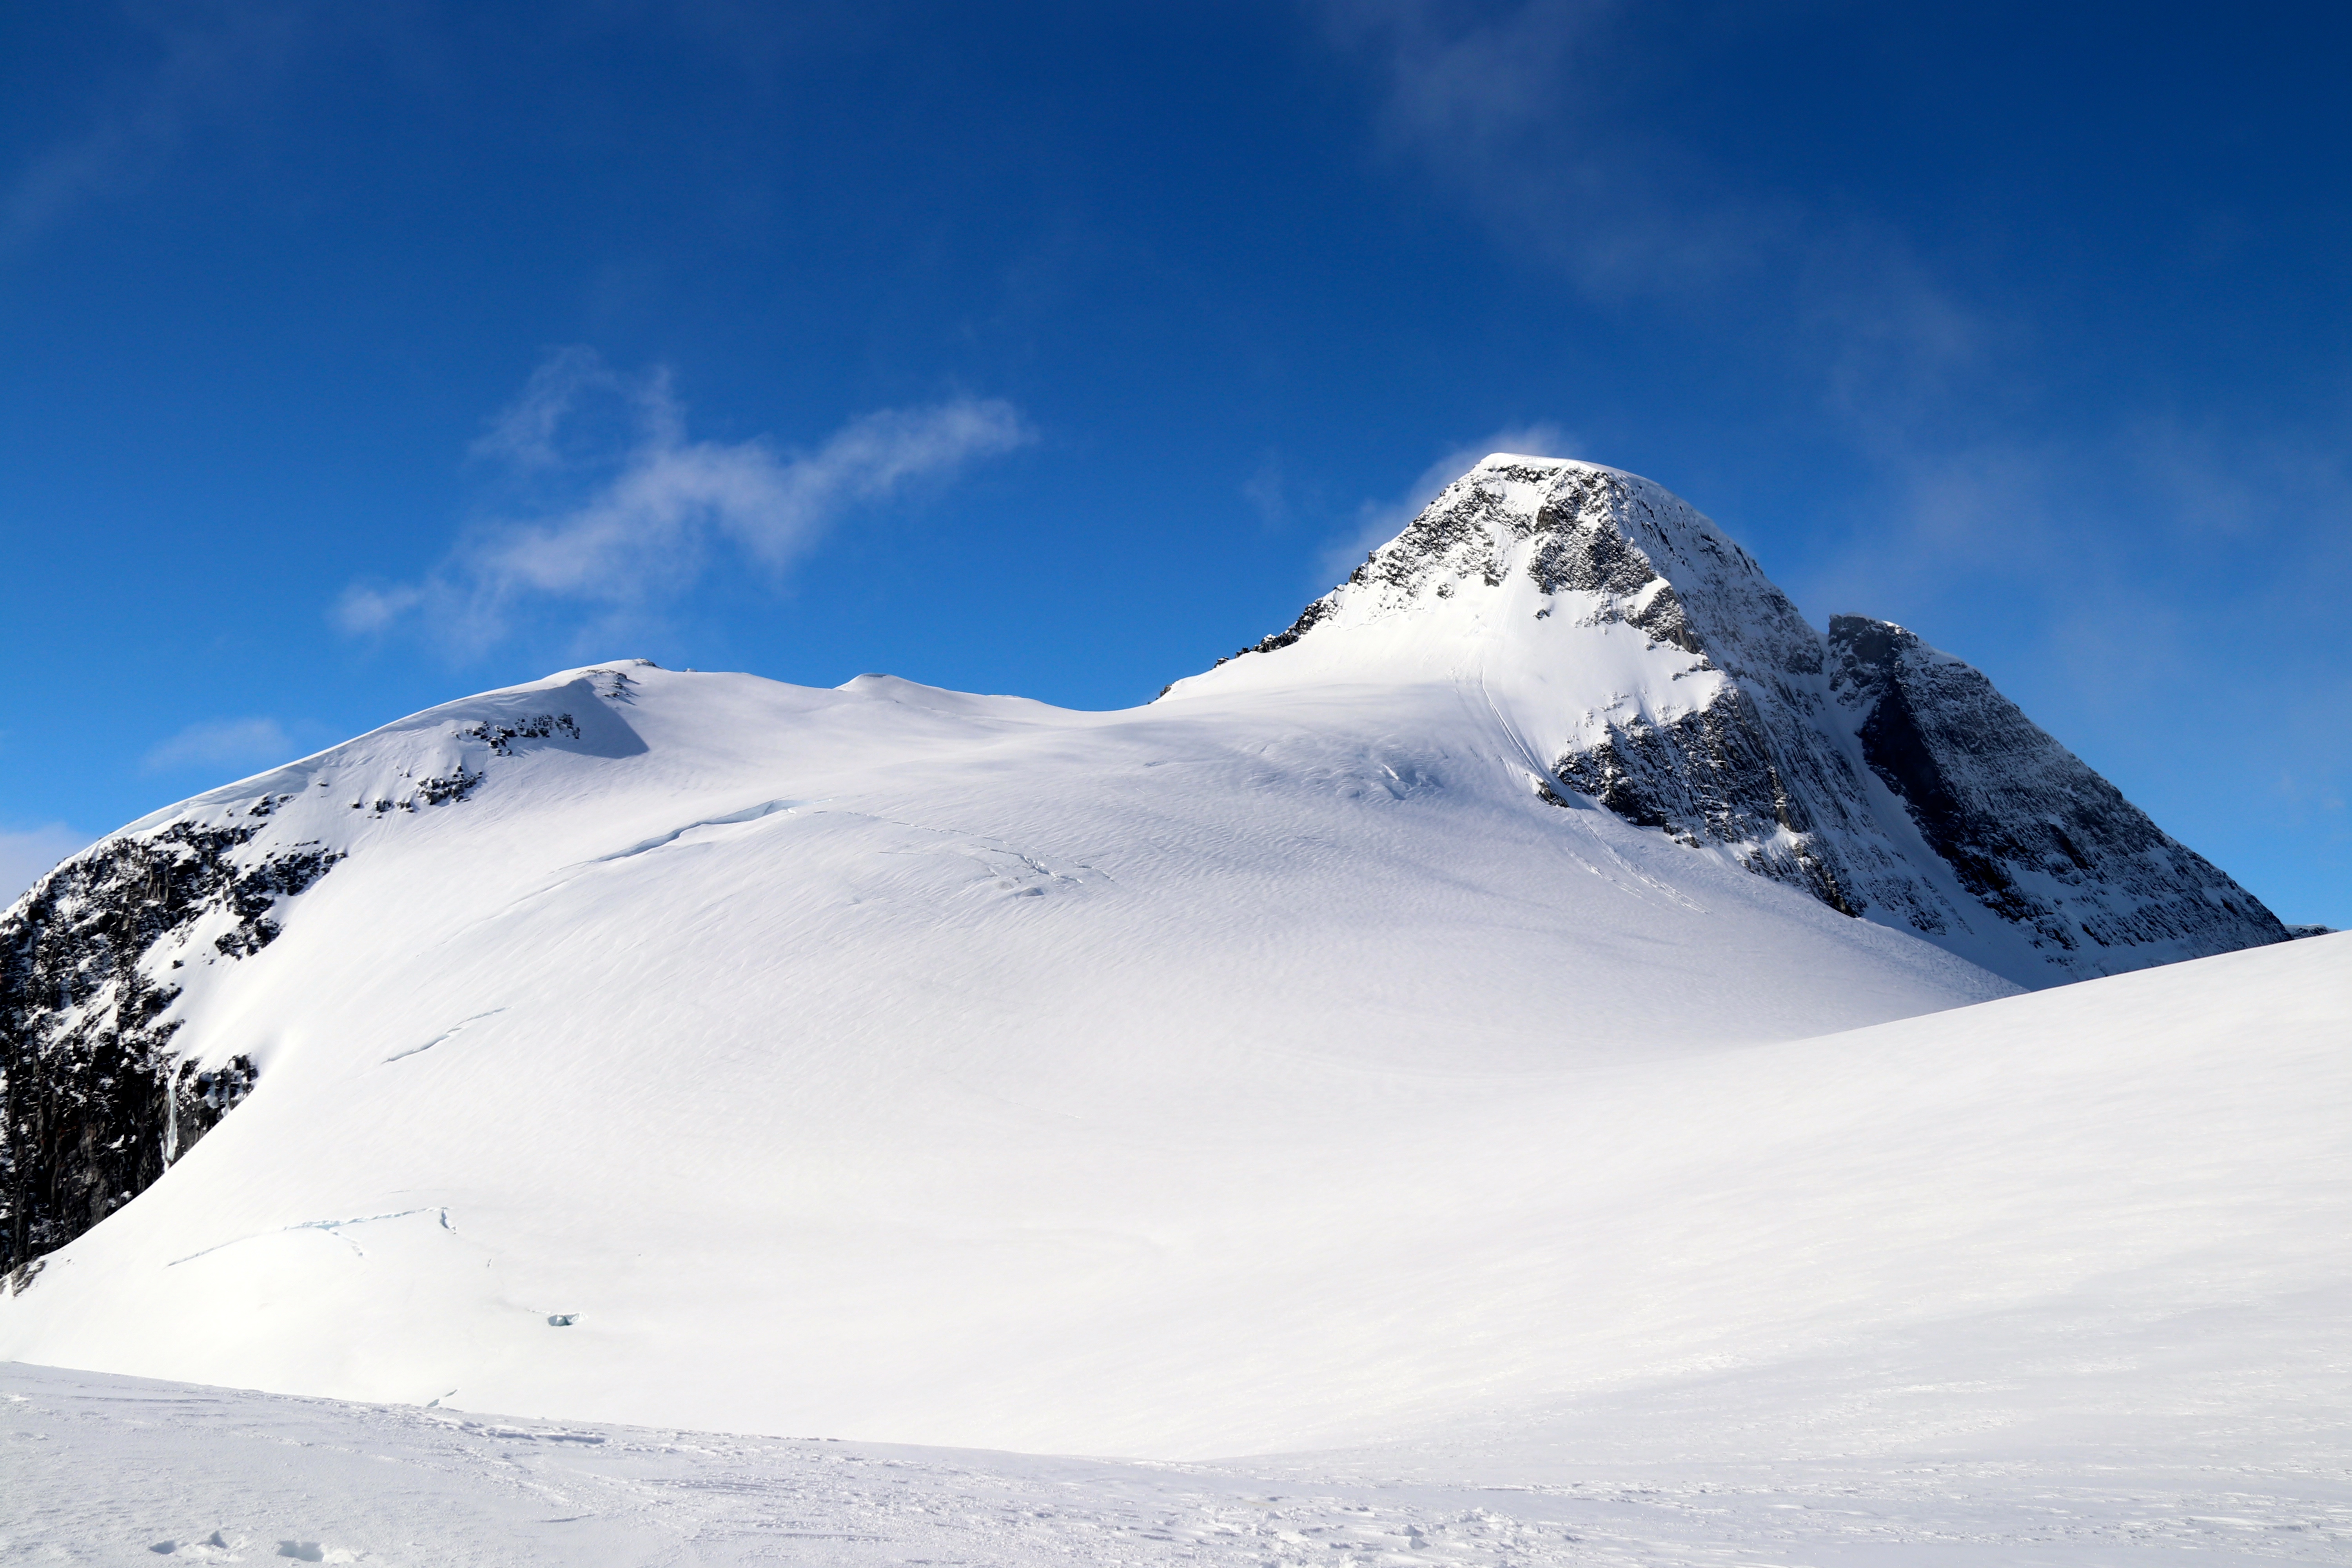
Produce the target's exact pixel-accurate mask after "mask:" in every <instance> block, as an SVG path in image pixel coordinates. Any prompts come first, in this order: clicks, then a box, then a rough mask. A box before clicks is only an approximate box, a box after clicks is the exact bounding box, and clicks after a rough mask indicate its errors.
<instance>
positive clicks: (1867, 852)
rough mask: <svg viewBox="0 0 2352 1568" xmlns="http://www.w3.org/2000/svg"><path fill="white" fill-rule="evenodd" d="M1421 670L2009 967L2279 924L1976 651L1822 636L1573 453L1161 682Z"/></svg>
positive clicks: (1625, 479) (2141, 955)
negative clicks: (1285, 624) (2095, 765)
mask: <svg viewBox="0 0 2352 1568" xmlns="http://www.w3.org/2000/svg"><path fill="white" fill-rule="evenodd" d="M1427 681H1444V682H1449V683H1452V684H1454V685H1455V686H1457V687H1458V688H1459V689H1461V690H1462V691H1463V692H1464V693H1465V697H1467V698H1469V699H1470V700H1474V701H1476V702H1481V703H1484V704H1486V706H1488V707H1489V708H1490V709H1491V710H1493V712H1494V715H1495V718H1496V723H1497V724H1498V725H1499V726H1501V727H1502V728H1503V729H1504V730H1505V731H1507V732H1508V733H1509V734H1510V735H1511V736H1512V737H1513V738H1514V741H1515V742H1516V743H1517V745H1518V746H1519V748H1520V750H1521V753H1522V755H1523V756H1524V758H1525V760H1526V762H1527V763H1528V766H1529V768H1530V769H1531V770H1532V771H1533V772H1535V773H1537V774H1538V775H1539V776H1541V777H1543V778H1546V779H1547V780H1549V783H1551V784H1556V785H1558V786H1559V787H1560V788H1561V789H1564V790H1568V791H1573V792H1575V793H1577V794H1580V795H1584V796H1587V797H1589V798H1591V799H1593V800H1596V801H1598V802H1600V803H1601V805H1605V806H1607V807H1608V808H1609V809H1610V810H1612V812H1614V813H1616V814H1617V815H1618V816H1622V817H1623V818H1624V819H1625V820H1626V821H1628V822H1632V823H1636V824H1639V825H1641V826H1647V827H1653V828H1657V829H1660V830H1662V831H1664V833H1666V834H1668V835H1670V836H1672V837H1675V838H1676V839H1678V840H1680V841H1681V842H1682V843H1684V844H1685V845H1687V846H1689V847H1693V848H1700V847H1717V848H1718V849H1719V850H1721V851H1723V852H1727V853H1728V854H1729V856H1730V857H1731V858H1733V859H1735V860H1736V861H1738V863H1739V864H1741V865H1744V866H1746V867H1747V868H1749V869H1751V870H1754V871H1757V872H1759V873H1761V874H1762V875H1765V876H1768V877H1770V878H1773V879H1777V880H1780V881H1783V882H1787V883H1789V884H1790V886H1793V887H1800V888H1802V889H1805V890H1806V891H1808V892H1810V893H1811V895H1812V896H1813V897H1814V898H1816V899H1818V900H1821V901H1822V903H1824V904H1827V905H1829V906H1830V907H1831V908H1832V909H1835V910H1841V911H1843V912H1845V913H1849V914H1855V915H1862V916H1865V917H1867V918H1869V919H1872V920H1875V921H1882V922H1883V923H1885V924H1888V925H1892V926H1895V927H1896V928H1898V929H1900V930H1906V931H1914V932H1916V933H1917V934H1919V935H1921V936H1923V937H1926V938H1927V940H1928V941H1930V942H1936V943H1937V944H1938V945H1940V946H1943V947H1946V948H1948V949H1949V950H1950V951H1952V952H1957V953H1958V954H1960V955H1962V956H1963V957H1966V958H1968V959H1969V960H1971V961H1973V962H1975V963H1979V964H1982V965H1984V966H1985V967H1986V968H1988V969H1990V970H1992V971H1994V972H1995V973H2000V974H2003V975H2006V976H2008V977H2009V978H2010V979H2011V980H2015V981H2017V982H2018V983H2020V984H2024V985H2029V986H2034V985H2046V984H2053V983H2054V982H2057V981H2062V980H2078V979H2083V978H2084V977H2087V976H2090V975H2095V974H2119V973H2125V972H2126V971H2128V970H2133V969H2140V968H2145V967H2146V966H2147V965H2148V964H2151V963H2173V962H2175V961H2177V960H2179V959H2183V958H2199V957H2204V956H2207V955H2210V954H2212V953H2217V952H2232V951H2234V950H2236V949H2238V948H2242V947H2248V946H2253V945H2256V944H2259V943H2263V942H2282V941H2284V940H2286V938H2287V931H2286V928H2285V927H2284V926H2283V925H2281V924H2280V922H2279V921H2278V920H2277V918H2276V917H2275V916H2273V914H2272V913H2271V912H2270V911H2269V910H2266V909H2264V908H2263V906H2262V904H2261V903H2260V902H2259V901H2258V900H2255V899H2254V898H2253V897H2252V895H2251V894H2249V893H2248V892H2246V890H2245V889H2242V888H2241V887H2239V886H2238V885H2237V884H2236V883H2235V882H2233V881H2231V879H2229V878H2228V877H2227V876H2224V875H2223V874H2222V873H2221V871H2219V870H2218V869H2216V868H2214V867H2213V866H2212V865H2211V864H2210V862H2208V861H2207V860H2206V859H2205V858H2203V857H2201V856H2200V855H2198V854H2197V853H2195V852H2194V851H2193V850H2190V849H2189V848H2187V847H2185V846H2183V845H2181V844H2179V843H2178V842H2176V841H2175V840H2174V839H2172V838H2170V837H2167V836H2166V835H2165V834H2164V833H2163V832H2162V831H2161V830H2160V829H2158V827H2157V826H2156V825H2155V824H2154V823H2152V822H2150V821H2149V820H2148V818H2147V815H2146V814H2145V813H2143V812H2141V811H2140V810H2139V809H2138V808H2137V807H2136V806H2134V805H2132V804H2131V803H2130V802H2129V801H2127V800H2126V799H2124V797H2123V795H2121V794H2120V793H2118V792H2117V791H2116V788H2115V786H2114V785H2112V784H2108V783H2107V782H2106V781H2105V779H2103V778H2101V777H2099V775H2098V774H2097V773H2094V772H2092V771H2091V769H2090V768H2088V767H2086V766H2085V765H2084V763H2083V762H2082V761H2081V760H2080V759H2079V758H2077V757H2076V756H2075V755H2074V753H2073V752H2069V751H2067V750H2066V749H2065V747H2063V746H2062V745H2060V744H2059V743H2058V742H2056V741H2055V740H2053V739H2052V738H2051V737H2050V736H2049V735H2048V734H2047V733H2046V732H2044V731H2042V730H2041V729H2040V728H2039V727H2037V726H2036V725H2035V724H2034V723H2033V722H2032V721H2031V720H2029V719H2028V718H2026V717H2025V715H2024V714H2023V713H2021V712H2020V711H2019V710H2018V709H2017V707H2016V705H2015V704H2013V703H2011V702H2010V701H2009V700H2007V699H2005V698H2003V697H2002V696H2001V695H2000V692H1998V691H1996V690H1994V689H1993V687H1992V683H1991V682H1990V681H1988V680H1987V679H1985V678H1984V677H1983V676H1982V675H1981V674H1979V673H1978V672H1977V671H1976V670H1974V669H1972V668H1969V666H1968V665H1966V664H1963V663H1962V662H1960V661H1959V660H1958V659H1956V658H1952V657H1950V656H1949V655H1948V654H1943V653H1939V652H1937V650H1935V649H1934V648H1931V647H1927V645H1926V644H1925V643H1922V642H1921V641H1920V640H1919V639H1918V638H1917V637H1914V636H1913V635H1912V634H1910V633H1909V632H1907V631H1906V630H1904V629H1903V628H1902V627H1900V626H1894V625H1891V624H1890V623H1887V622H1885V621H1874V620H1869V619H1865V618H1864V617H1863V616H1836V617H1834V618H1833V619H1832V621H1831V622H1830V629H1829V635H1828V637H1826V638H1824V637H1822V635H1821V634H1820V633H1818V632H1816V631H1814V630H1813V628H1812V627H1811V626H1809V625H1808V624H1806V622H1805V619H1804V617H1803V616H1801V615H1800V614H1799V613H1798V611H1797V607H1796V606H1795V605H1792V604H1790V602H1789V599H1788V597H1787V595H1783V594H1782V593H1781V592H1780V590H1779V589H1778V588H1776V587H1774V586H1773V585H1772V584H1771V583H1770V582H1769V580H1768V579H1767V578H1766V577H1765V575H1764V574H1763V571H1762V570H1761V569H1760V568H1759V566H1758V565H1757V564H1756V563H1755V561H1754V560H1753V559H1751V558H1750V557H1749V556H1748V552H1746V551H1745V550H1742V549H1741V548H1740V547H1739V546H1738V544H1736V543H1734V542H1732V541H1731V540H1730V539H1728V538H1727V537H1726V536H1725V535H1724V533H1723V532H1722V531H1721V530H1719V529H1718V528H1717V527H1716V526H1715V524H1714V523H1712V522H1710V521H1708V520H1707V519H1706V518H1705V517H1702V516H1701V515H1700V514H1699V513H1698V512H1696V511H1695V510H1692V508H1691V507H1690V506H1689V505H1688V504H1687V503H1686V502H1685V501H1683V500H1681V499H1680V498H1678V497H1676V496H1674V495H1670V494H1668V493H1667V492H1666V491H1665V490H1664V489H1660V488H1659V487H1658V486H1656V485H1654V484H1653V483H1651V482H1650V481H1649V480H1647V479H1640V478H1637V477H1635V476H1634V475H1632V474H1624V473H1619V472H1617V471H1616V470H1614V469H1611V468H1598V467H1595V466H1593V465H1591V464H1586V463H1570V462H1561V461H1559V460H1557V459H1549V458H1522V457H1514V456H1509V455H1504V454H1498V455H1496V456H1495V457H1491V458H1487V459H1486V461H1485V462H1483V463H1480V464H1479V465H1478V466H1477V467H1476V468H1473V469H1472V470H1471V471H1470V472H1469V473H1467V474H1465V475H1464V476H1463V477H1462V478H1461V479H1457V480H1455V481H1454V483H1453V484H1452V485H1450V486H1449V487H1447V489H1445V490H1444V493H1443V494H1441V495H1440V496H1439V497H1438V498H1437V499H1436V500H1434V501H1433V502H1432V503H1431V504H1430V506H1429V507H1428V508H1427V509H1426V510H1423V512H1422V514H1421V515H1420V516H1419V517H1418V518H1416V519H1415V520H1414V521H1413V522H1412V526H1410V527H1409V528H1407V529H1406V530H1405V531H1404V532H1403V533H1402V534H1401V535H1399V536H1398V537H1397V538H1396V539H1394V540H1391V542H1389V543H1387V544H1385V545H1382V546H1381V548H1380V549H1379V550H1376V551H1374V552H1372V554H1371V557H1370V559H1369V560H1367V561H1366V562H1365V563H1364V564H1363V565H1361V566H1360V567H1358V568H1357V570H1356V572H1355V574H1354V575H1352V576H1351V577H1349V580H1348V581H1347V582H1346V583H1345V584H1341V585H1340V586H1339V587H1338V588H1335V589H1333V590H1332V591H1331V592H1330V593H1329V594H1327V595H1324V596H1323V597H1322V598H1320V599H1318V600H1316V601H1315V602H1314V603H1313V604H1311V605H1307V609H1306V612H1305V613H1304V614H1302V615H1301V616H1299V617H1298V619H1297V622H1296V623H1295V624H1294V625H1293V626H1290V628H1289V629H1288V630H1286V631H1283V632H1280V633H1277V634H1276V635H1275V636H1273V637H1267V638H1266V639H1265V641H1264V642H1262V643H1260V644H1258V645H1257V647H1255V648H1251V649H1246V650H1244V652H1243V653H1242V654H1239V655H1236V656H1235V657H1234V659H1232V660H1229V661H1225V662H1223V663H1221V664H1220V666H1219V668H1217V669H1215V670H1213V671H1212V672H1211V673H1209V674H1208V675H1206V676H1200V677H1195V678H1193V679H1191V680H1186V681H1180V682H1178V683H1177V684H1176V685H1175V686H1174V687H1172V688H1171V689H1170V692H1171V694H1179V693H1182V694H1189V693H1192V692H1194V691H1203V690H1215V691H1229V690H1235V689H1250V690H1260V691H1269V690H1275V689H1283V688H1291V687H1301V686H1307V685H1330V684H1338V683H1349V684H1355V683H1388V684H1399V685H1402V684H1412V683H1420V682H1427Z"/></svg>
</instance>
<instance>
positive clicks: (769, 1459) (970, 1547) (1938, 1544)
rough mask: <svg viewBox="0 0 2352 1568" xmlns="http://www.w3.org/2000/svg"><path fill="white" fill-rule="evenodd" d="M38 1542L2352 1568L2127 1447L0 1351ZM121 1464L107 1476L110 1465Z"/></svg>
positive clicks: (2299, 1534)
mask: <svg viewBox="0 0 2352 1568" xmlns="http://www.w3.org/2000/svg"><path fill="white" fill-rule="evenodd" d="M0 1392H5V1396H6V1397H5V1400H0V1443H5V1453H6V1456H7V1458H6V1465H7V1468H8V1472H9V1485H8V1492H7V1496H8V1504H7V1507H6V1510H5V1521H0V1555H5V1557H6V1558H7V1559H8V1560H9V1561H13V1562H54V1563H156V1562H159V1561H162V1562H236V1561H243V1562H248V1563H266V1562H278V1561H286V1560H293V1561H298V1562H314V1563H318V1562H324V1563H366V1564H382V1565H384V1568H398V1565H407V1564H419V1565H421V1564H428V1563H429V1564H436V1565H441V1568H457V1565H467V1564H493V1563H497V1564H507V1563H513V1564H534V1563H564V1564H574V1565H578V1568H604V1565H607V1564H611V1565H615V1568H618V1565H621V1564H628V1565H632V1568H636V1565H644V1568H656V1565H660V1568H667V1565H669V1564H711V1565H719V1564H736V1563H841V1564H867V1563H872V1564H901V1563H905V1564H947V1563H973V1564H980V1563H990V1564H1032V1563H1035V1564H1048V1563H1055V1564H1059V1563H1085V1564H1093V1563H1103V1564H1111V1563H1118V1564H1157V1563H1171V1564H1172V1563H1196V1564H1226V1563H1230V1564H1264V1565H1291V1564H1297V1565H1302V1568H1303V1565H1307V1564H1315V1565H1328V1568H1371V1565H1375V1564H1379V1565H1393V1568H1406V1565H1410V1564H1424V1563H1425V1564H1433V1565H1434V1564H1458V1565H1461V1568H1538V1565H1548V1564H1593V1565H1606V1564H1624V1565H1628V1568H1634V1565H1641V1568H1668V1565H1692V1568H1696V1565H1700V1564H1706V1565H1713V1564H1721V1563H1748V1564H1782V1563H1785V1564H1791V1565H1794V1564H1800V1563H1835V1564H1852V1565H1854V1568H1872V1565H1877V1564H1888V1565H1892V1564H1906V1565H1909V1564H1921V1563H1933V1564H1937V1565H1961V1564H1966V1565H1976V1564H1982V1565H1985V1568H1994V1565H2003V1568H2006V1565H2010V1564H2018V1563H2084V1564H2137V1563H2165V1564H2175V1563H2182V1562H2184V1561H2186V1562H2190V1563H2336V1562H2343V1561H2346V1560H2347V1550H2352V1476H2347V1471H2346V1469H2345V1468H2344V1467H2343V1465H2342V1464H2341V1462H2340V1461H2341V1460H2342V1458H2344V1457H2345V1456H2344V1455H2343V1454H2342V1453H2340V1452H2339V1453H2337V1454H2336V1456H2334V1458H2336V1460H2337V1461H2338V1462H2337V1463H2336V1464H2334V1465H2333V1466H2332V1467H2317V1466H2314V1465H2313V1464H2311V1463H2310V1462H2309V1459H2310V1456H2308V1455H2305V1456H2303V1457H2302V1458H2301V1459H2300V1460H2299V1461H2297V1462H2292V1463H2288V1462H2282V1463H2278V1464H2274V1465H2270V1466H2264V1465H2263V1464H2260V1463H2244V1462H2240V1463H2233V1464H2230V1465H2219V1464H2215V1463H2212V1462H2211V1461H2210V1459H2200V1458H2199V1457H2197V1456H2194V1455H2190V1454H2184V1453H2178V1452H2164V1451H2161V1450H2155V1451H2145V1450H2137V1449H2133V1448H2129V1447H2117V1448H2108V1449H2104V1450H2099V1451H2095V1452H2084V1453H2081V1454H2075V1455H2069V1456H2064V1457H2061V1458H2054V1459H2053V1458H2048V1457H2045V1458H2041V1459H2040V1460H2038V1461H2036V1462H2034V1463H2031V1464H2027V1463H2021V1462H2019V1461H2018V1460H2015V1459H1996V1458H1985V1457H1982V1456H1959V1457H1944V1458H1910V1459H1906V1461H1905V1462H1902V1463H1898V1464H1893V1465H1889V1464H1883V1463H1882V1464H1873V1463H1868V1462H1864V1461H1858V1460H1853V1459H1843V1460H1841V1459H1815V1460H1810V1461H1782V1462H1773V1463H1758V1462H1748V1463H1713V1464H1708V1463H1694V1462H1678V1463H1657V1464H1650V1465H1634V1464H1623V1463H1620V1464H1612V1465H1591V1464H1586V1465H1562V1466H1558V1467H1555V1473H1553V1474H1552V1475H1551V1476H1549V1478H1548V1479H1542V1480H1525V1479H1519V1480H1514V1481H1512V1482H1510V1483H1507V1484H1486V1485H1479V1484H1475V1482H1471V1481H1465V1480H1461V1479H1429V1478H1427V1477H1424V1476H1421V1475H1416V1474H1413V1473H1412V1469H1413V1468H1414V1466H1413V1463H1412V1457H1411V1456H1407V1455H1402V1454H1393V1453H1391V1454H1384V1455H1380V1456H1361V1455H1359V1456H1326V1457H1319V1458H1318V1457H1314V1456H1308V1457H1304V1458H1288V1459H1283V1460H1270V1461H1261V1462H1255V1463H1254V1462H1249V1461H1242V1462H1234V1463H1223V1464H1185V1465H1165V1464H1138V1463H1121V1462H1107V1461H1097V1460H1087V1459H1078V1458H1035V1457H1028V1456H1023V1455H1017V1454H1005V1453H990V1452H979V1451H970V1450H957V1449H944V1448H917V1447H898V1446H890V1445H879V1444H870V1443H859V1442H843V1441H824V1440H817V1439H799V1440H790V1439H782V1438H767V1437H747V1436H721V1435H717V1434H709V1433H696V1432H684V1431H674V1430H665V1429H657V1428H640V1427H628V1426H585V1425H579V1424H571V1423H564V1424H557V1423H550V1422H542V1421H530V1420H499V1419H491V1418H483V1417H472V1416H466V1415H457V1414H456V1413H453V1412H446V1411H437V1410H426V1409H419V1408H415V1407H407V1406H398V1405H346V1404H340V1403H336V1402H332V1401H327V1400H310V1399H297V1398H289V1397H284V1396H278V1395H271V1394H253V1393H245V1392H239V1391H233V1390H226V1389H212V1388H201V1387H195V1386H190V1385H184V1384H164V1383H151V1382H145V1381H142V1380H139V1379H132V1378H121V1377H110V1376H105V1375H101V1374H97V1373H73V1372H62V1371H57V1370H53V1369H49V1368H42V1367H32V1366H26V1365H22V1364H14V1363H12V1364H8V1365H5V1366H0ZM100 1473H103V1474H105V1475H108V1476H109V1477H110V1478H112V1480H111V1482H110V1484H109V1485H106V1486H103V1487H93V1486H92V1485H90V1478H91V1477H92V1476H93V1475H95V1474H100Z"/></svg>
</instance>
